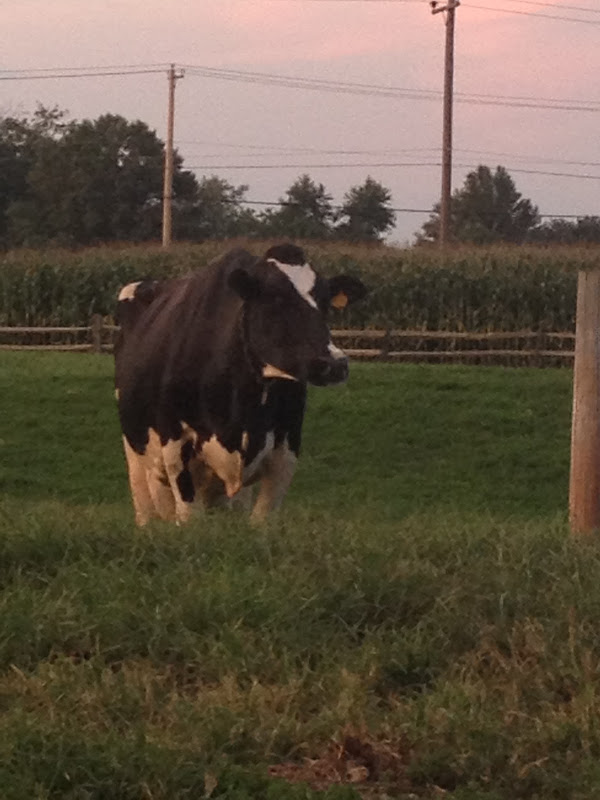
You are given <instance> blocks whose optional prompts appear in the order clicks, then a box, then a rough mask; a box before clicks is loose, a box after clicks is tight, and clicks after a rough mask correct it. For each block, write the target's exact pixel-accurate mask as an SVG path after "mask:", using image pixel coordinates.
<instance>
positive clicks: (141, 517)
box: [123, 436, 156, 525]
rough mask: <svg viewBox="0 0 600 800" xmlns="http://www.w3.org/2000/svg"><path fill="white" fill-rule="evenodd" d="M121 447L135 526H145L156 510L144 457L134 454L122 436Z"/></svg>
mask: <svg viewBox="0 0 600 800" xmlns="http://www.w3.org/2000/svg"><path fill="white" fill-rule="evenodd" d="M123 447H124V449H125V458H126V460H127V472H128V474H129V486H130V488H131V498H132V500H133V508H134V511H135V521H136V524H137V525H146V523H147V522H148V521H149V520H150V518H151V517H155V516H156V509H155V507H154V502H153V500H152V496H151V495H150V490H149V488H148V480H147V477H146V465H145V459H146V457H145V456H143V455H140V454H139V453H136V452H135V450H134V449H133V447H132V446H131V445H130V444H129V442H128V441H127V439H126V438H125V436H123Z"/></svg>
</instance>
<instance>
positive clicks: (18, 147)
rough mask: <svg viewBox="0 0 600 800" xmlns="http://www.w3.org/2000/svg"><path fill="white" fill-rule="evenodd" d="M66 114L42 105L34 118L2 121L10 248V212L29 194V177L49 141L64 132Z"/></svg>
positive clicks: (1, 212) (0, 211) (1, 186)
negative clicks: (13, 206) (39, 154)
mask: <svg viewBox="0 0 600 800" xmlns="http://www.w3.org/2000/svg"><path fill="white" fill-rule="evenodd" d="M64 125H65V123H64V112H62V111H60V110H59V109H58V108H51V109H48V108H45V107H44V106H38V108H37V109H36V111H35V112H34V114H33V115H32V116H31V118H27V117H23V118H17V117H10V116H7V117H3V118H1V119H0V244H2V245H5V246H6V245H8V244H9V243H10V242H9V238H8V229H9V210H10V208H11V206H12V205H13V204H15V203H19V202H22V201H23V199H24V198H25V196H26V193H27V176H28V174H29V171H30V169H31V168H32V165H33V164H34V163H35V160H36V158H37V155H38V153H39V151H40V149H41V148H42V147H43V146H44V143H45V142H46V141H47V140H51V141H53V140H55V139H56V138H57V137H59V136H60V135H61V132H62V130H63V129H64Z"/></svg>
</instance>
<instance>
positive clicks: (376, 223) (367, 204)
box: [335, 176, 396, 242]
mask: <svg viewBox="0 0 600 800" xmlns="http://www.w3.org/2000/svg"><path fill="white" fill-rule="evenodd" d="M391 199H392V195H391V192H390V191H389V189H386V188H385V187H384V186H382V185H381V184H380V183H378V181H376V180H374V179H373V178H371V177H370V176H369V177H367V179H366V181H365V182H364V183H363V184H362V186H353V187H352V188H351V189H350V191H349V192H347V193H346V194H345V195H344V203H343V205H342V207H341V209H340V212H339V215H338V219H341V220H342V221H341V222H340V223H339V224H338V225H337V226H336V228H335V232H336V235H338V236H340V238H343V239H350V240H351V241H356V242H375V241H380V240H381V238H382V236H383V235H384V234H385V233H386V231H388V230H389V229H390V228H392V227H393V226H394V222H395V220H396V215H395V213H394V211H393V209H392V208H390V202H391Z"/></svg>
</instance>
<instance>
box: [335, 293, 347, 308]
mask: <svg viewBox="0 0 600 800" xmlns="http://www.w3.org/2000/svg"><path fill="white" fill-rule="evenodd" d="M331 305H332V306H333V307H334V308H346V306H347V305H348V295H347V294H345V293H344V292H338V293H337V294H336V296H335V297H332V298H331Z"/></svg>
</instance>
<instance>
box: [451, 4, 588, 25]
mask: <svg viewBox="0 0 600 800" xmlns="http://www.w3.org/2000/svg"><path fill="white" fill-rule="evenodd" d="M509 2H510V0H509ZM464 5H465V7H466V8H476V9H478V10H479V11H499V12H501V13H503V14H519V15H521V16H524V17H537V19H552V20H560V21H561V22H580V23H582V24H583V25H594V26H596V27H598V26H599V25H600V22H597V21H596V20H592V19H581V18H580V17H564V16H562V15H559V14H538V12H537V11H518V10H517V9H516V8H497V7H495V6H480V5H475V4H474V3H470V2H468V0H467V2H464ZM554 8H557V6H554Z"/></svg>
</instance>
